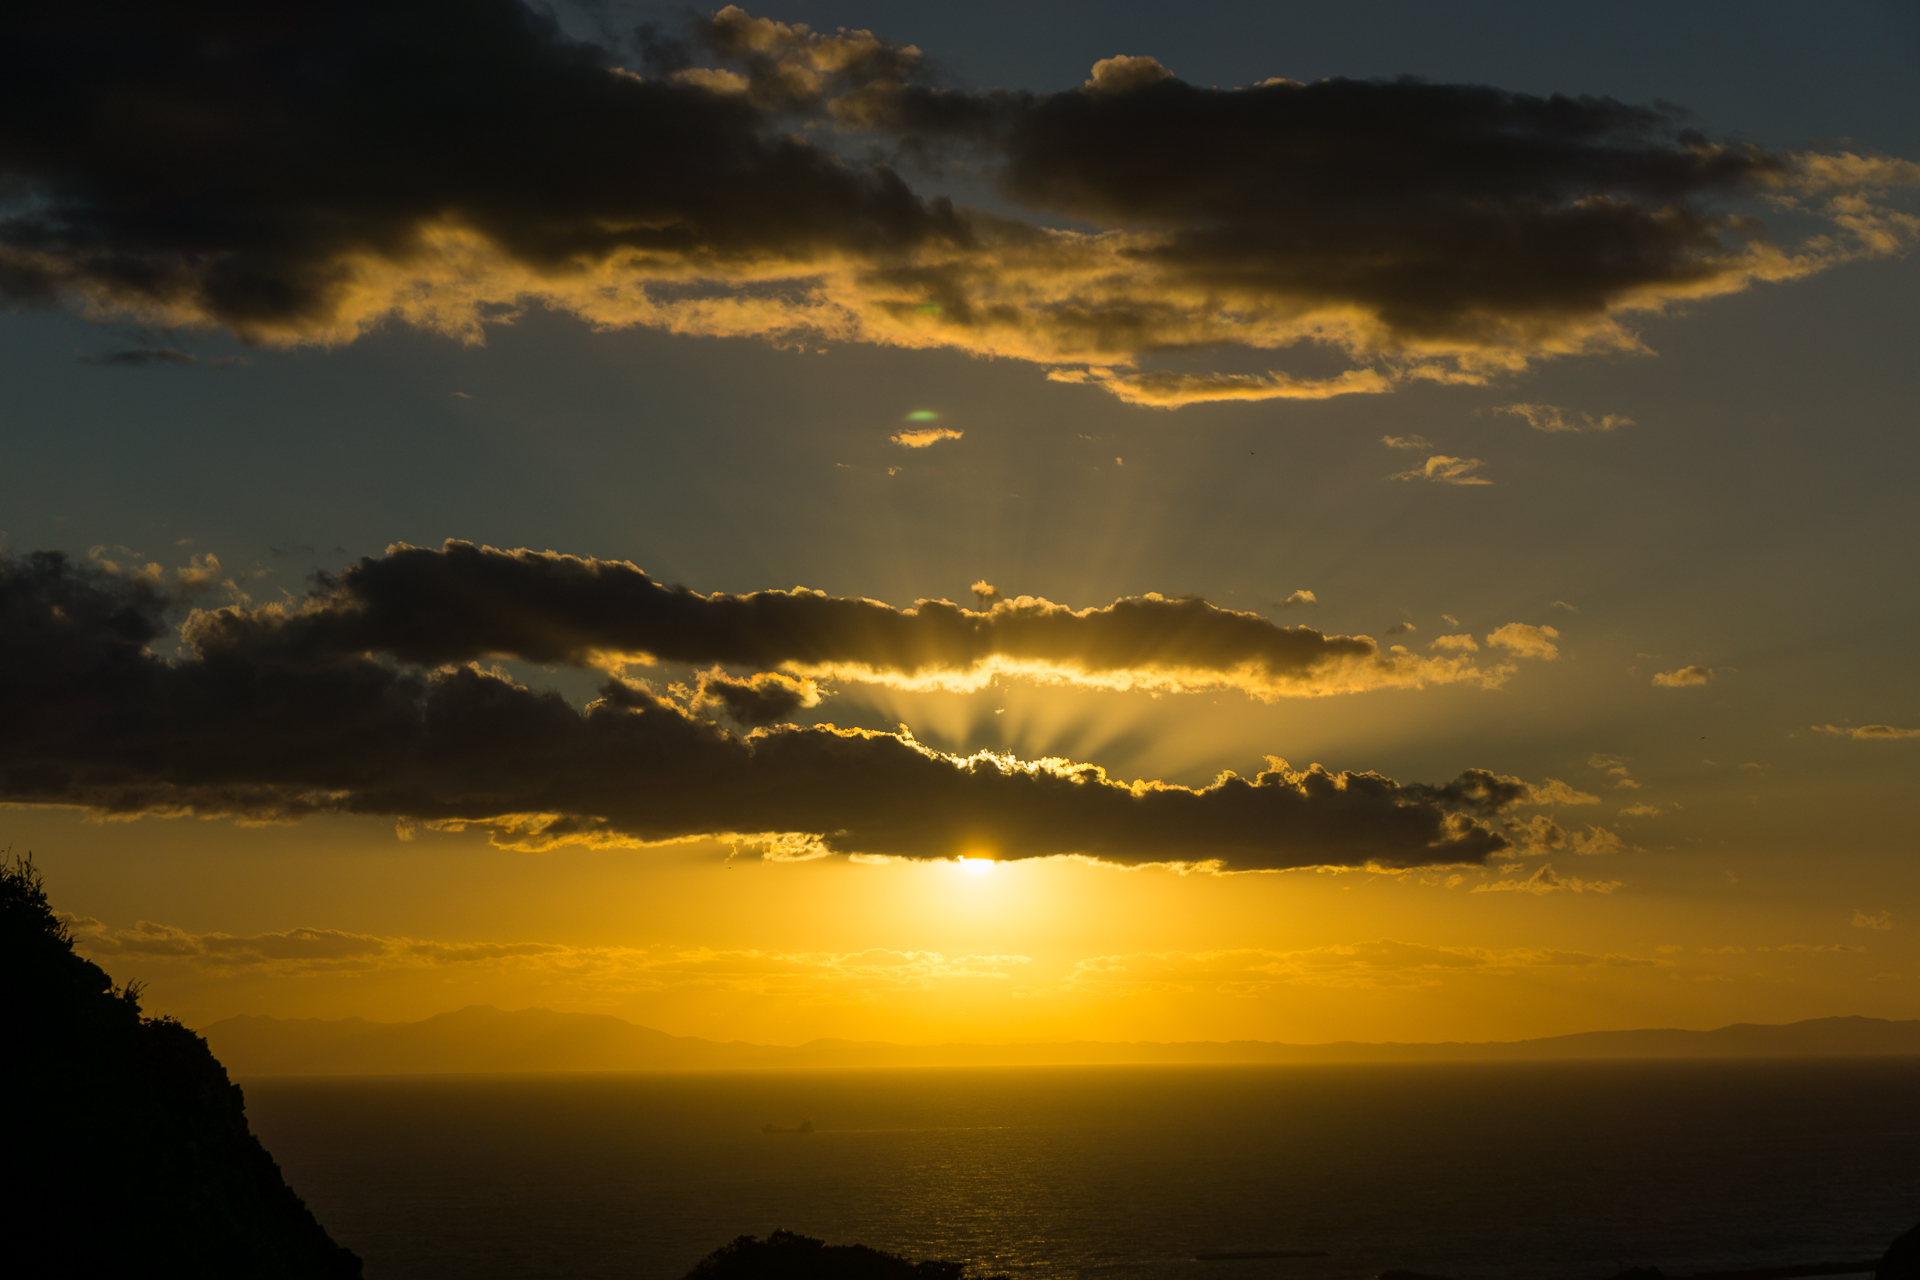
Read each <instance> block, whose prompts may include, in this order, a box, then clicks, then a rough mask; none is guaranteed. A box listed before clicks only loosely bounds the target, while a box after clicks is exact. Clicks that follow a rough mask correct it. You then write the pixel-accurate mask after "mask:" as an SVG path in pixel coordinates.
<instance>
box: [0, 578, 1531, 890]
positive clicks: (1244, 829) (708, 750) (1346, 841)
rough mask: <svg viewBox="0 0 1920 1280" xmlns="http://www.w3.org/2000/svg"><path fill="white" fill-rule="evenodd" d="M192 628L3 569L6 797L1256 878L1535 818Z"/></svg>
mask: <svg viewBox="0 0 1920 1280" xmlns="http://www.w3.org/2000/svg"><path fill="white" fill-rule="evenodd" d="M172 607H174V602H172V601H170V600H169V599H168V598H167V597H166V596H165V595H164V594H163V593H162V592H161V591H160V589H159V588H158V587H157V586H156V585H155V582H154V580H153V579H150V578H145V577H130V576H123V575H116V574H111V573H108V572H106V571H104V570H102V569H99V568H96V567H91V566H75V565H73V564H71V563H69V562H68V561H67V560H66V559H65V558H64V557H62V556H60V555H58V554H54V553H39V554H36V555H34V556H32V557H29V558H27V559H24V560H7V561H5V562H0V706H4V707H5V709H6V713H7V724H8V732H7V734H6V735H4V738H0V800H4V801H6V802H9V803H17V804H40V805H47V804H51V805H74V806H82V807H86V808H89V809H93V810H96V811H100V812H104V813H110V814H125V815H134V814H146V813H155V814H167V813H199V814H231V815H242V816H250V817H256V818H273V819H290V818H299V817H302V816H305V815H309V814H319V813H349V814H378V815H384V816H389V817H394V818H398V819H402V820H405V821H411V822H418V823H443V824H454V825H461V824H480V825H483V826H489V827H491V828H493V829H494V830H495V831H496V832H497V833H500V835H501V838H503V839H509V840H515V841H519V842H521V843H527V844H535V845H540V844H552V843H564V842H569V841H586V842H595V841H608V842H628V843H632V842H654V841H665V840H676V839H685V838H692V837H699V836H715V835H718V836H733V837H740V838H750V839H762V840H772V841H773V842H774V843H775V844H776V845H777V846H780V847H784V848H787V849H788V850H790V851H805V852H829V851H838V852H860V853H868V854H888V855H896V856H905V857H947V856H953V855H956V854H963V853H973V854H990V855H992V856H997V857H1004V858H1025V857H1040V856H1049V855H1057V854H1065V853H1079V854H1084V855H1089V856H1093V857H1097V858H1102V859H1107V860H1111V861H1115V862H1121V863H1145V862H1198V863H1205V862H1217V863H1220V864H1222V865H1225V866H1227V867H1230V868H1236V869H1273V868H1287V867H1304V866H1362V865H1375V866H1380V867H1388V868H1399V867H1412V866H1425V865H1435V864H1454V863H1480V862H1483V861H1484V860H1485V859H1486V858H1487V857H1488V856H1489V855H1491V854H1493V853H1497V852H1500V851H1502V850H1505V849H1506V848H1508V847H1509V841H1508V840H1507V839H1506V837H1504V836H1502V835H1501V834H1499V833H1498V832H1497V831H1495V830H1493V829H1492V827H1490V826H1489V825H1488V821H1487V819H1488V818H1490V817H1491V815H1493V814H1495V813H1498V812H1500V811H1501V810H1503V809H1504V808H1506V807H1509V806H1511V805H1512V804H1515V803H1519V802H1521V800H1522V797H1521V794H1520V790H1518V789H1516V788H1521V787H1522V784H1516V783H1514V782H1513V780H1511V779H1500V778H1496V777H1494V776H1493V775H1490V774H1481V773H1478V772H1474V773H1469V774H1467V775H1463V776H1462V778H1461V779H1458V780H1456V782H1454V783H1452V784H1449V785H1448V786H1446V787H1439V788H1435V787H1422V786H1401V785H1399V784H1397V783H1395V782H1393V781H1392V780H1391V779H1388V778H1385V777H1382V776H1380V775H1378V774H1371V773H1342V774H1332V773H1329V772H1327V771H1325V770H1323V769H1321V768H1319V767H1318V766H1314V767H1312V768H1308V769H1305V770H1293V769H1289V768H1287V767H1286V766H1284V765H1281V764H1278V763H1276V764H1275V765H1274V767H1273V768H1271V769H1269V770H1268V771H1266V772H1263V773H1261V774H1259V775H1258V776H1257V777H1255V778H1252V779H1243V778H1239V777H1236V776H1233V775H1231V774H1229V775H1223V776H1222V777H1221V778H1220V779H1218V780H1217V781H1215V782H1214V783H1213V784H1212V785H1210V786H1207V787H1204V788H1199V789H1191V788H1186V787H1179V786H1172V785H1166V784H1161V783H1155V782H1140V783H1132V784H1128V783H1124V782H1120V781H1116V780H1113V779H1110V778H1108V777H1106V776H1105V775H1104V773H1103V772H1102V771H1101V770H1099V769H1097V768H1095V767H1094V766H1091V765H1083V764H1071V763H1067V762H1060V761H1045V762H1022V761H1018V760H1013V759H1008V758H1002V757H996V756H993V755H990V754H982V755H979V756H974V757H970V758H957V757H953V756H948V755H944V754H942V753H940V752H937V751H933V750H930V749H928V748H926V747H923V746H921V745H920V744H918V743H916V742H914V741H913V740H912V739H911V738H910V737H908V736H905V735H903V734H886V733H873V732H868V731H864V730H840V729H835V728H833V727H832V726H816V727H811V728H796V727H793V726H782V727H779V728H771V729H760V730H756V731H754V732H751V733H747V734H744V735H740V734H734V733H730V732H728V731H726V730H725V729H723V728H721V727H719V726H718V725H717V724H715V723H713V722H710V721H707V720H703V719H701V718H699V717H698V716H696V715H694V714H691V713H690V712H689V711H687V710H686V709H684V708H682V707H680V706H677V705H675V704H674V703H672V702H670V701H668V700H666V699H664V698H661V697H659V696H656V695H654V694H653V693H651V692H649V691H648V690H646V689H643V688H640V687H637V686H634V685H630V684H626V683H622V682H619V681H611V682H609V684H608V685H607V687H606V689H605V690H604V693H603V696H602V697H601V698H600V699H599V700H598V701H596V702H594V703H592V704H591V705H589V706H588V707H586V708H585V709H584V710H576V709H575V708H574V707H572V706H571V705H569V704H568V703H567V702H566V701H565V700H564V699H563V698H561V697H560V696H559V695H557V694H554V693H550V692H542V691H537V690H532V689H528V688H525V687H522V686H520V685H517V684H515V683H513V682H512V681H510V680H508V679H506V678H505V677H503V676H499V675H497V674H492V673H488V672H484V671H481V670H479V669H477V668H475V667H473V666H443V667H440V668H437V669H429V668H426V667H423V666H420V665H415V664H413V663H407V662H394V661H392V660H390V659H386V658H381V657H374V656H368V655H366V654H364V653H354V652H347V651H343V650H341V649H339V648H335V647H329V646H327V645H324V644H318V643H303V639H302V638H301V637H297V636H291V635H279V636H276V637H274V640H275V642H274V643H272V644H261V645H249V644H246V643H239V642H237V641H236V640H235V638H234V637H233V636H231V635H229V636H227V637H225V638H224V639H223V641H222V642H221V643H218V644H202V645H200V646H199V647H197V648H190V649H189V651H188V652H186V653H183V654H182V655H181V656H180V657H179V658H178V659H177V660H173V661H169V660H167V659H165V658H162V657H160V656H158V655H157V654H156V653H155V652H154V651H153V648H152V646H153V645H155V644H156V643H157V642H159V641H160V640H161V639H162V638H163V637H164V636H165V634H166V628H165V625H164V618H165V616H166V614H167V611H168V610H169V609H170V608H172ZM306 639H311V637H310V636H309V637H307V638H306ZM709 692H714V691H711V690H710V691H709ZM737 692H738V691H737V690H736V693H737ZM761 692H762V693H766V692H767V691H765V690H762V691H761ZM715 696H720V697H724V696H725V695H724V694H718V693H715ZM1522 789H1523V788H1522Z"/></svg>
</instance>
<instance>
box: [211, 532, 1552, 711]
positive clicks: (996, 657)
mask: <svg viewBox="0 0 1920 1280" xmlns="http://www.w3.org/2000/svg"><path fill="white" fill-rule="evenodd" d="M983 588H984V590H983ZM973 594H974V597H975V601H976V605H977V607H976V608H973V609H968V608H965V607H963V606H961V605H958V604H953V603H950V602H948V601H945V600H922V601H918V602H917V603H916V604H915V605H914V606H913V607H912V608H909V609H896V608H894V607H892V606H890V605H886V604H882V603H880V602H878V601H874V600H863V599H856V598H851V597H845V596H829V595H826V594H825V593H823V592H818V591H809V590H807V589H806V588H804V587H796V588H794V589H792V590H791V591H756V592H753V593H751V594H747V595H729V594H726V593H724V592H716V593H714V594H712V595H701V594H700V593H698V592H695V591H691V590H688V589H687V588H685V587H678V586H665V585H662V584H660V583H658V582H655V581H654V580H653V579H652V578H650V577H648V576H647V575H646V574H645V573H644V572H642V571H641V570H640V569H638V568H636V567H635V566H634V565H632V564H629V563H627V562H625V561H618V560H589V559H581V558H578V557H574V556H566V555H560V554H558V553H555V552H534V551H526V550H519V551H501V550H496V549H494V548H491V547H479V546H475V545H473V544H471V543H465V542H448V543H447V544H445V546H443V547H442V548H440V549H439V550H430V549H426V548H420V547H407V546H396V547H393V548H390V549H389V550H388V553H387V554H386V555H385V556H382V557H379V558H373V557H369V558H366V559H362V560H360V561H359V562H357V563H356V564H354V565H352V566H350V567H348V568H347V569H345V570H344V571H342V572H341V573H340V574H339V575H338V576H337V577H334V578H330V579H327V580H326V581H325V582H324V583H323V585H322V589H321V590H320V591H319V593H318V594H316V595H315V596H313V597H312V598H310V599H308V600H306V601H304V602H301V603H299V604H295V605H288V606H278V605H275V606H265V607H261V608H253V609H248V608H240V607H231V608H226V609H220V610H216V611H212V612H205V613H201V614H198V615H196V616H195V617H194V618H193V619H192V620H191V621H190V622H189V623H188V625H187V635H188V637H189V639H190V640H191V641H192V642H193V643H194V644H195V645H196V646H198V647H199V648H200V649H201V650H202V651H205V652H209V653H212V652H219V651H225V650H228V649H235V648H238V649H244V650H250V651H262V652H265V651H270V650H276V649H285V650H287V651H289V652H298V653H301V654H305V655H313V654H329V655H336V656H345V655H351V654H361V653H381V654H389V655H391V656H393V657H395V658H397V659H400V660H401V661H404V662H410V663H417V664H421V665H424V666H429V667H431V666H439V665H441V664H444V663H460V662H473V661H477V660H481V659H487V658H522V659H525V660H527V661H530V662H538V663H569V664H573V665H578V666H593V667H599V668H602V669H608V670H617V669H619V668H620V667H622V666H623V665H625V664H628V663H634V662H640V663H645V662H652V661H656V660H658V661H668V662H684V663H689V664H693V665H706V664H709V663H720V664H723V665H728V666H739V667H745V668H750V669H752V670H755V671H767V670H773V669H785V670H786V671H787V672H789V673H790V674H793V675H795V676H799V677H808V678H814V679H819V678H825V677H831V678H836V679H844V680H862V681H871V682H882V683H888V684H895V685H908V686H922V687H929V686H940V687H947V688H961V689H965V688H977V687H981V686H983V685H985V684H987V683H988V682H990V681H992V680H994V679H996V678H1002V677H1005V678H1021V679H1035V680H1043V681H1065V682H1071V683H1075V684H1082V685H1092V686H1101V687H1107V688H1122V689H1124V688H1146V689H1157V690H1167V691H1179V690H1189V689H1205V688H1237V689H1240V690H1243V691H1245V692H1247V693H1248V694H1251V695H1253V696H1255V697H1259V698H1282V697H1318V696H1325V695H1332V694H1344V693H1357V692H1363V691H1366V690H1370V689H1403V688H1420V687H1422V686H1425V685H1429V684H1454V683H1469V684H1479V685H1483V686H1488V687H1495V686H1498V685H1500V684H1501V683H1502V682H1504V681H1505V680H1506V679H1508V678H1509V677H1510V676H1511V675H1512V674H1513V673H1514V671H1515V670H1516V668H1515V667H1514V666H1512V665H1511V664H1498V665H1493V666H1480V665H1477V664H1476V663H1475V661H1474V660H1473V659H1472V658H1471V657H1468V656H1464V655H1456V656H1423V655H1420V654H1415V653H1412V652H1410V651H1408V650H1407V649H1405V648H1404V647H1401V646H1397V645H1396V646H1390V647H1387V648H1384V649H1383V648H1382V647H1381V646H1380V645H1379V644H1377V643H1376V642H1375V641H1374V640H1372V639H1371V638H1369V637H1367V636H1341V635H1326V634H1323V633H1322V632H1319V631H1316V630H1314V629H1313V628H1311V627H1283V626H1280V625H1279V624H1277V623H1274V622H1271V621H1269V620H1268V619H1266V618H1264V617H1262V616H1260V615H1259V614H1254V613H1241V612H1237V611H1234V610H1230V609H1222V608H1218V607H1216V606H1214V605H1211V604H1209V603H1207V602H1206V601H1204V600H1198V599H1191V598H1188V599H1168V598H1166V597H1164V596H1159V595H1151V594H1150V595H1145V596H1134V597H1128V598H1126V599H1122V600H1117V601H1115V602H1114V603H1113V604H1111V605H1107V606H1105V607H1103V608H1094V609H1073V608H1071V607H1069V606H1066V605H1061V604H1055V603H1053V602H1051V601H1048V600H1042V599H1036V598H1034V597H1031V596H1020V597H1017V598H1015V599H1011V600H1009V599H1003V598H1001V597H1000V596H999V594H998V592H997V591H996V590H995V589H994V588H993V587H992V585H991V584H988V583H985V582H981V583H976V584H974V590H973ZM1298 594H1300V595H1301V596H1303V597H1304V596H1306V594H1307V593H1304V592H1302V593H1298ZM1303 602H1304V601H1303ZM1516 628H1518V630H1517V631H1516ZM1535 631H1539V632H1540V633H1541V634H1543V635H1551V634H1557V633H1554V632H1553V631H1552V628H1543V629H1536V628H1530V627H1524V626H1522V625H1521V624H1517V623H1516V624H1510V625H1509V626H1508V627H1505V628H1502V629H1501V630H1500V631H1497V632H1495V633H1494V635H1493V636H1489V637H1488V639H1489V640H1490V641H1493V640H1494V637H1495V636H1508V635H1522V634H1532V633H1534V632H1535ZM1498 643H1506V642H1505V641H1504V640H1502V641H1498ZM1509 647H1510V649H1511V650H1512V651H1513V652H1514V653H1516V654H1518V655H1520V656H1528V657H1548V658H1550V657H1552V653H1551V652H1550V650H1551V648H1552V646H1551V645H1550V644H1549V645H1547V646H1546V648H1545V649H1544V650H1543V649H1541V648H1539V647H1538V646H1537V645H1536V646H1533V647H1531V648H1530V647H1528V646H1527V645H1524V644H1521V645H1511V646H1509ZM809 705H810V704H809Z"/></svg>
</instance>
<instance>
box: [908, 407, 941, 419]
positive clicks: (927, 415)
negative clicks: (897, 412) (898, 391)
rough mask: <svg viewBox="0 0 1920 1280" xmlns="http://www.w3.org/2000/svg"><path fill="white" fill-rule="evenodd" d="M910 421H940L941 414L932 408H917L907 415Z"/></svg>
mask: <svg viewBox="0 0 1920 1280" xmlns="http://www.w3.org/2000/svg"><path fill="white" fill-rule="evenodd" d="M907 421H908V422H938V421H940V415H939V414H937V413H935V412H934V411H933V410H931V409H915V410H914V411H913V412H912V413H910V414H908V415H907Z"/></svg>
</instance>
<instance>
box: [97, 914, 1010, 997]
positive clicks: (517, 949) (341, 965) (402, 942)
mask: <svg viewBox="0 0 1920 1280" xmlns="http://www.w3.org/2000/svg"><path fill="white" fill-rule="evenodd" d="M62 919H63V922H64V923H65V924H66V926H67V928H68V930H69V932H70V933H71V934H72V936H73V940H74V943H75V945H76V946H77V947H78V948H79V950H80V951H81V952H82V953H83V954H85V955H87V956H89V957H92V958H93V959H96V960H103V961H109V962H111V961H120V960H134V961H145V962H149V963H151V962H155V961H158V962H162V963H168V962H171V963H178V964H185V965H189V966H191V967H192V968H195V969H199V970H202V971H205V972H209V973H215V974H222V975H233V974H244V973H259V972H263V971H264V972H268V973H274V974H283V975H294V974H298V975H307V974H319V973H367V972H374V971H378V970H392V969H441V968H447V967H451V966H469V965H485V966H490V967H493V968H512V969H531V970H537V971H540V972H542V973H544V974H546V975H548V976H549V977H550V978H552V979H556V980H563V981H575V982H583V983H588V984H591V985H592V986H593V987H594V988H596V989H598V990H600V991H602V992H611V991H617V992H621V993H623V994H637V993H644V992H650V991H666V990H687V989H694V990H728V991H744V992H751V993H754V994H761V995H788V996H794V995H805V994H808V993H815V992H822V993H824V992H887V991H924V990H928V989H931V988H933V987H935V986H937V985H940V984H943V983H946V982H949V981H954V980H970V981H978V980H988V981H1002V982H1004V981H1007V980H1008V979H1010V978H1012V977H1014V976H1016V975H1017V974H1019V973H1020V972H1021V971H1022V968H1023V967H1024V966H1026V965H1028V964H1030V963H1031V961H1030V960H1029V959H1028V958H1027V957H1026V956H1019V955H968V956H947V955H944V954H942V953H940V952H938V951H895V950H890V949H887V948H873V949H870V950H866V951H800V952H778V951H759V950H747V949H734V950H721V949H716V948H711V947H691V948H683V949H675V948H667V947H662V948H643V947H595V946H585V947H583V946H573V945H569V944H566V943H558V942H446V941H436V940H432V939H421V938H409V937H386V936H381V935H377V934H365V933H349V932H344V931H342V930H339V929H288V930H285V931H284V932H280V933H257V934H230V933H191V932H189V931H187V930H185V929H182V928H180V927H178V926H177V925H165V924H155V923H153V922H152V921H149V920H142V921H140V922H139V923H137V924H135V925H134V926H133V927H132V928H126V929H115V928H111V927H109V926H108V925H106V924H103V923H102V922H101V921H99V920H94V919H92V918H90V917H86V916H74V915H65V916H63V917H62Z"/></svg>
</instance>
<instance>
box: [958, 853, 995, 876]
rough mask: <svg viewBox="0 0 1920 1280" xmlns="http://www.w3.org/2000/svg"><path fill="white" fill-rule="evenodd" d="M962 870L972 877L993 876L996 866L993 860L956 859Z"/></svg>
mask: <svg viewBox="0 0 1920 1280" xmlns="http://www.w3.org/2000/svg"><path fill="white" fill-rule="evenodd" d="M954 861H955V862H957V863H958V864H959V866H960V869H961V870H962V871H964V872H966V873H967V874H968V875H970V876H984V875H991V874H992V873H993V868H994V866H995V865H996V864H995V863H994V860H993V859H992V858H965V857H962V858H955V859H954Z"/></svg>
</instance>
